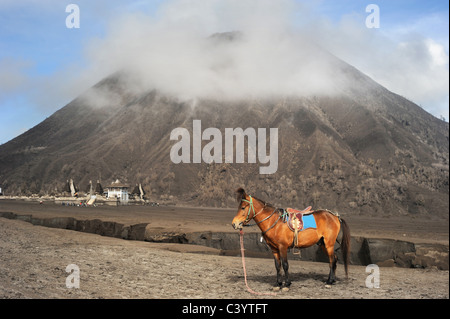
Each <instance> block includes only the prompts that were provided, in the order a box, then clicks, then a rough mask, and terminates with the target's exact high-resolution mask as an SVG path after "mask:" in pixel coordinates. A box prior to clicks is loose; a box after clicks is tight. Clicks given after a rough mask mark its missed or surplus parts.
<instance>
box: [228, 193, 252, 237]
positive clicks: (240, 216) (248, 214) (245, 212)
mask: <svg viewBox="0 0 450 319" xmlns="http://www.w3.org/2000/svg"><path fill="white" fill-rule="evenodd" d="M236 200H237V202H238V203H239V206H238V211H237V214H236V216H234V218H233V221H232V222H231V224H232V225H233V227H234V229H242V227H243V226H244V225H245V224H247V223H248V222H249V221H250V220H251V219H252V218H253V217H254V216H255V207H254V206H253V198H252V197H251V196H249V195H247V194H246V193H245V191H244V189H243V188H239V189H238V190H237V191H236Z"/></svg>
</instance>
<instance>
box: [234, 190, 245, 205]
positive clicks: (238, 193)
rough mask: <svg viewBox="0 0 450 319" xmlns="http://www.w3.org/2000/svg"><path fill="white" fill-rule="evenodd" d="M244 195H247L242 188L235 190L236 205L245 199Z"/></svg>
mask: <svg viewBox="0 0 450 319" xmlns="http://www.w3.org/2000/svg"><path fill="white" fill-rule="evenodd" d="M246 195H247V194H246V193H245V191H244V189H243V188H242V187H239V188H238V189H237V190H236V201H237V202H238V203H240V202H241V201H242V199H244V198H245V197H246Z"/></svg>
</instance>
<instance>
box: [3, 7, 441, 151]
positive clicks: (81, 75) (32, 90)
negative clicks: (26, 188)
mask: <svg viewBox="0 0 450 319" xmlns="http://www.w3.org/2000/svg"><path fill="white" fill-rule="evenodd" d="M202 1H203V2H202ZM208 1H212V2H214V4H215V5H214V7H215V8H216V9H215V10H216V11H214V12H213V13H211V14H212V15H217V16H218V17H216V18H215V19H212V18H208V17H203V16H202V19H204V20H205V22H204V24H202V27H203V28H204V29H205V30H204V31H205V33H214V32H216V31H226V30H225V29H226V28H228V27H229V28H233V27H234V26H233V24H232V23H231V22H230V21H232V19H231V20H230V19H229V18H228V17H229V16H230V15H233V14H238V13H237V10H239V9H240V8H241V7H242V3H250V4H251V3H253V4H260V3H268V2H270V1H271V0H264V1H255V0H242V1H237V0H166V1H162V0H158V1H156V0H155V1H137V0H135V1H122V0H112V1H105V0H97V1H86V0H79V1H76V0H72V1H61V0H41V1H37V0H17V1H15V0H0V144H2V143H5V142H7V141H9V140H11V139H12V138H14V137H16V136H18V135H20V134H21V133H23V132H25V131H26V130H28V129H30V128H32V127H33V126H35V125H37V124H39V123H40V122H41V121H43V120H44V119H45V118H46V117H48V116H50V115H51V114H53V113H54V112H55V111H56V110H58V109H60V108H61V107H63V106H64V105H66V104H67V103H69V102H70V101H71V100H72V99H74V98H75V97H77V96H78V95H80V94H81V93H83V92H84V91H85V90H86V89H87V88H89V87H90V86H92V85H93V84H95V83H96V82H97V81H99V80H100V79H101V78H102V77H104V76H106V75H108V72H112V71H113V68H114V66H109V67H110V69H108V68H106V67H105V66H102V67H98V66H97V65H96V64H98V63H97V62H98V56H96V57H95V58H93V56H95V55H96V54H97V52H96V50H97V49H98V48H101V46H98V45H97V44H98V43H102V44H104V43H109V42H110V41H112V37H113V36H114V34H116V33H114V32H113V31H112V30H114V29H115V28H119V27H120V26H121V24H120V23H118V22H117V21H121V18H122V17H123V16H132V17H133V16H136V17H138V18H137V19H141V20H142V19H144V20H145V19H148V20H152V21H153V20H155V21H157V20H158V19H169V21H171V23H172V24H173V23H174V21H175V22H176V21H177V19H181V20H182V19H187V18H186V17H188V16H189V15H191V14H192V15H194V16H195V15H196V14H197V15H199V16H201V13H202V11H201V10H200V11H196V7H199V6H202V5H203V4H204V3H206V2H208ZM274 2H276V1H275V0H273V1H272V8H273V3H274ZM277 2H278V3H280V6H286V7H287V8H292V15H290V16H289V19H292V21H290V23H291V24H292V26H294V27H295V26H299V27H300V28H306V29H307V30H308V28H309V29H310V30H314V31H313V33H315V35H316V36H317V39H318V40H319V41H323V44H325V46H326V47H327V49H329V50H330V51H331V52H332V53H334V54H336V55H337V56H339V57H341V58H342V59H344V60H345V61H347V62H349V63H350V64H352V65H354V66H355V67H357V68H359V69H360V70H361V71H363V72H365V73H366V74H368V75H369V76H371V77H372V78H374V79H375V80H376V81H378V82H379V83H381V84H383V85H385V86H386V87H387V88H388V89H390V90H392V91H394V92H396V93H399V94H401V95H402V96H405V97H406V98H408V99H410V100H412V101H414V102H416V103H417V104H419V105H421V106H422V107H423V108H424V109H426V110H427V111H429V112H430V113H432V114H433V115H435V116H436V117H440V116H443V117H445V119H446V120H447V121H448V118H449V113H448V96H449V95H448V94H449V93H448V69H449V61H448V56H449V34H448V24H449V20H448V16H449V11H448V6H449V3H448V1H437V0H434V1H415V0H409V1H406V0H390V1H376V0H371V1H363V0H352V1H350V0H311V1H295V0H278V1H277ZM70 3H74V4H77V5H78V6H79V8H80V28H79V29H68V28H67V27H66V25H65V21H66V17H67V16H68V15H69V13H66V11H65V9H66V6H67V5H69V4H70ZM209 3H211V2H209ZM238 3H239V4H238ZM371 3H374V4H377V5H378V7H379V8H380V28H378V29H367V28H366V27H365V25H364V23H365V19H366V17H367V15H368V13H366V12H365V8H366V6H367V5H369V4H371ZM224 7H225V9H222V8H224ZM187 8H188V9H187ZM221 10H224V11H221ZM225 11H226V14H225V13H223V12H225ZM206 12H212V11H206ZM222 13H223V15H224V16H225V15H226V16H227V18H223V19H224V20H226V22H224V21H220V16H221V15H222ZM239 14H241V15H244V16H245V14H248V15H251V14H252V13H251V11H249V12H244V13H239ZM208 19H209V20H208ZM211 21H212V22H211ZM218 21H219V22H218ZM137 25H138V24H137ZM122 26H123V24H122ZM138 26H139V25H138ZM217 28H222V30H217ZM368 52H369V53H370V54H368ZM405 78H407V79H408V81H405V80H404V79H405Z"/></svg>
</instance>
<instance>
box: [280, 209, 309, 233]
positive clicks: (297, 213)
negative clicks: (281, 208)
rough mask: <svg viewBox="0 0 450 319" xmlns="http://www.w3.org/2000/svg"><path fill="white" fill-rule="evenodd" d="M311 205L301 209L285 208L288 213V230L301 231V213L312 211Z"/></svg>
mask: <svg viewBox="0 0 450 319" xmlns="http://www.w3.org/2000/svg"><path fill="white" fill-rule="evenodd" d="M311 208H312V207H311V206H308V207H307V208H305V209H303V210H296V209H293V208H286V212H287V213H288V220H287V224H288V227H289V229H290V230H292V231H293V232H295V231H301V230H302V229H303V215H305V214H309V213H312V212H313V211H312V210H311Z"/></svg>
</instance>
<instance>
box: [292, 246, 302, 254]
mask: <svg viewBox="0 0 450 319" xmlns="http://www.w3.org/2000/svg"><path fill="white" fill-rule="evenodd" d="M292 254H293V255H298V256H299V257H302V250H301V249H300V248H299V249H298V252H295V246H294V247H292Z"/></svg>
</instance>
